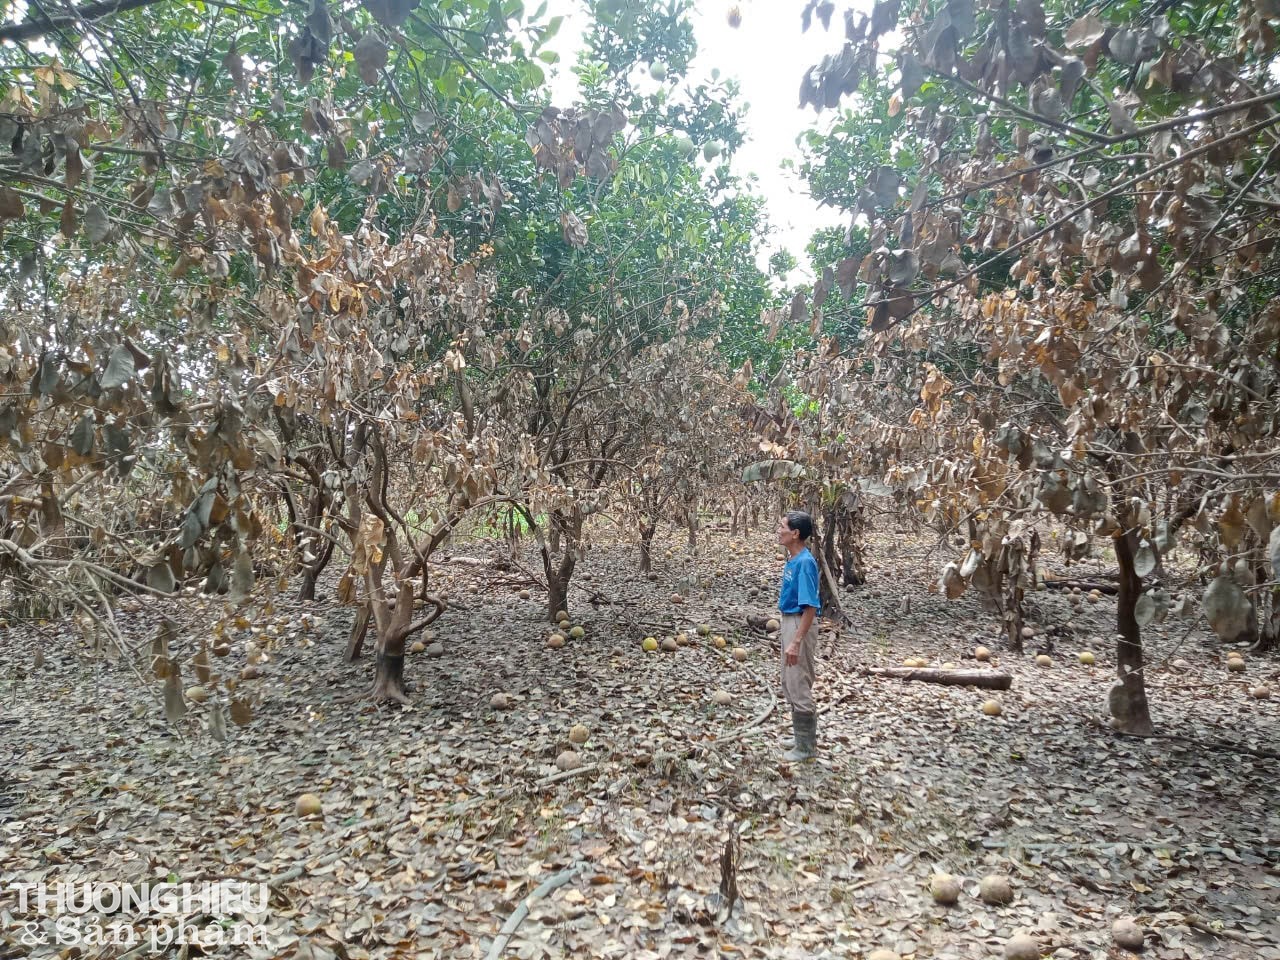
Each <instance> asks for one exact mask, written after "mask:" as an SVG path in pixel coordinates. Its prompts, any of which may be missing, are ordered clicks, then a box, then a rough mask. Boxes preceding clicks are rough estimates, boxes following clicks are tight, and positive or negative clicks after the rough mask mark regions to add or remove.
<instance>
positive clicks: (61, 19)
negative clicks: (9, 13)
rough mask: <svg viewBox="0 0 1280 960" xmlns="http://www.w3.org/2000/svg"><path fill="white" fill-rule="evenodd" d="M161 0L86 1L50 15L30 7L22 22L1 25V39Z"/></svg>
mask: <svg viewBox="0 0 1280 960" xmlns="http://www.w3.org/2000/svg"><path fill="white" fill-rule="evenodd" d="M160 2H161V0H98V2H97V3H86V4H85V5H84V6H83V7H74V8H72V9H71V10H69V11H68V12H67V13H63V14H56V15H49V14H46V13H44V12H42V11H39V10H31V9H28V11H27V12H28V14H30V16H29V17H28V19H26V20H24V21H22V23H10V24H6V25H5V26H3V27H0V40H12V41H15V42H16V41H20V40H30V39H31V38H32V37H42V36H44V35H45V34H46V33H48V32H49V31H50V30H57V29H59V28H60V27H74V26H75V25H76V24H77V23H81V22H87V21H90V20H99V19H101V18H103V17H109V16H111V15H112V14H113V13H125V12H126V11H128V10H137V9H138V8H139V7H149V6H151V5H153V4H156V3H160Z"/></svg>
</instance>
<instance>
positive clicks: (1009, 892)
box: [978, 873, 1013, 906]
mask: <svg viewBox="0 0 1280 960" xmlns="http://www.w3.org/2000/svg"><path fill="white" fill-rule="evenodd" d="M978 896H979V897H981V898H982V902H983V903H989V904H992V905H993V906H1003V905H1004V904H1006V903H1008V902H1009V901H1011V900H1012V899H1013V886H1012V884H1010V883H1009V878H1008V877H1004V876H1001V875H1000V874H998V873H989V874H987V875H986V876H985V877H983V878H982V882H981V883H980V884H979V885H978Z"/></svg>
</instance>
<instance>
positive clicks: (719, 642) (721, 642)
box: [711, 636, 729, 650]
mask: <svg viewBox="0 0 1280 960" xmlns="http://www.w3.org/2000/svg"><path fill="white" fill-rule="evenodd" d="M711 642H712V643H713V644H715V646H716V649H717V650H723V649H724V648H725V647H726V646H727V645H728V642H729V641H727V640H725V638H724V637H720V636H716V637H713V638H712V639H711Z"/></svg>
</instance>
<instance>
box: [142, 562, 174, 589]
mask: <svg viewBox="0 0 1280 960" xmlns="http://www.w3.org/2000/svg"><path fill="white" fill-rule="evenodd" d="M147 586H149V587H150V588H151V589H152V590H159V591H160V592H161V593H173V591H174V587H175V586H176V584H175V583H174V580H173V570H172V569H170V567H169V564H168V563H167V562H166V561H163V560H162V561H160V562H159V563H157V564H155V565H154V566H153V567H151V569H150V570H148V571H147Z"/></svg>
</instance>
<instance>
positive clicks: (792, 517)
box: [787, 510, 813, 540]
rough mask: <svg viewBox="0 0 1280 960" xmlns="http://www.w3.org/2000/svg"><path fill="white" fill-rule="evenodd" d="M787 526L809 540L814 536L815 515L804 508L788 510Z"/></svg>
mask: <svg viewBox="0 0 1280 960" xmlns="http://www.w3.org/2000/svg"><path fill="white" fill-rule="evenodd" d="M787 526H788V527H790V528H791V529H792V530H794V531H795V532H796V533H798V534H800V539H801V540H808V539H809V538H810V537H811V536H813V517H811V516H809V515H808V514H807V513H805V512H804V511H803V510H791V511H788V513H787Z"/></svg>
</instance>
